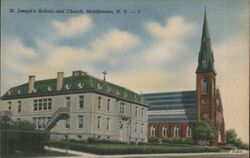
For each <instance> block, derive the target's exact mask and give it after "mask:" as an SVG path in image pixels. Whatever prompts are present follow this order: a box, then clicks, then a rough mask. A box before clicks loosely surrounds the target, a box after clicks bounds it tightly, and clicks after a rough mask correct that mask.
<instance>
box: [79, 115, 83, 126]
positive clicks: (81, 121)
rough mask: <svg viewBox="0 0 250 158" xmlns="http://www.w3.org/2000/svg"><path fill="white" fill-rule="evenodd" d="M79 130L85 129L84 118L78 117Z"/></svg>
mask: <svg viewBox="0 0 250 158" xmlns="http://www.w3.org/2000/svg"><path fill="white" fill-rule="evenodd" d="M78 128H83V116H82V115H79V116H78Z"/></svg>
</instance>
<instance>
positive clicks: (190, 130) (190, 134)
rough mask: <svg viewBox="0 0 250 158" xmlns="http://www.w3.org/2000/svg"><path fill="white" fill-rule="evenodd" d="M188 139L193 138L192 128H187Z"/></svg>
mask: <svg viewBox="0 0 250 158" xmlns="http://www.w3.org/2000/svg"><path fill="white" fill-rule="evenodd" d="M187 137H192V128H191V127H189V126H188V127H187Z"/></svg>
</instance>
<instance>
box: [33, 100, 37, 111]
mask: <svg viewBox="0 0 250 158" xmlns="http://www.w3.org/2000/svg"><path fill="white" fill-rule="evenodd" d="M33 103H34V104H33V110H34V111H37V100H34V101H33Z"/></svg>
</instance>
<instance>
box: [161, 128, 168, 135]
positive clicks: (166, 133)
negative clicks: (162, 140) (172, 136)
mask: <svg viewBox="0 0 250 158" xmlns="http://www.w3.org/2000/svg"><path fill="white" fill-rule="evenodd" d="M162 134H163V137H168V128H167V127H163V128H162Z"/></svg>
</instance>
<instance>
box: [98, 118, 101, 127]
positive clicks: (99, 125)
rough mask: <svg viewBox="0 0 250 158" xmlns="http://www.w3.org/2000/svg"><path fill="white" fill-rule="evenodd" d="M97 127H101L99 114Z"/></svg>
mask: <svg viewBox="0 0 250 158" xmlns="http://www.w3.org/2000/svg"><path fill="white" fill-rule="evenodd" d="M97 128H98V129H100V128H101V116H98V117H97Z"/></svg>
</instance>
